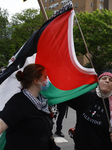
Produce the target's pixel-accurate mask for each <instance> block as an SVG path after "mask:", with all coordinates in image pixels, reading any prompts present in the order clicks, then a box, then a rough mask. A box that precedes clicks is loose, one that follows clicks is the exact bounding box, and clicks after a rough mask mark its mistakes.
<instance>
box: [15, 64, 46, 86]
mask: <svg viewBox="0 0 112 150" xmlns="http://www.w3.org/2000/svg"><path fill="white" fill-rule="evenodd" d="M44 70H45V67H44V66H42V65H39V64H30V65H28V66H26V67H25V68H24V70H23V72H22V71H18V72H17V73H16V78H17V80H18V81H20V82H21V85H22V86H23V88H29V87H30V86H31V84H32V82H33V80H34V79H35V78H37V79H40V77H41V76H42V74H43V71H44Z"/></svg>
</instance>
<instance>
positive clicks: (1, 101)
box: [0, 53, 36, 111]
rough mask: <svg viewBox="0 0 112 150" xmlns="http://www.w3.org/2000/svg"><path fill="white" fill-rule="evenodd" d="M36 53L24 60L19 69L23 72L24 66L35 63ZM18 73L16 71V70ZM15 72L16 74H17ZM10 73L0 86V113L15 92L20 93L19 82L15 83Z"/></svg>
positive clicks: (13, 75)
mask: <svg viewBox="0 0 112 150" xmlns="http://www.w3.org/2000/svg"><path fill="white" fill-rule="evenodd" d="M35 58H36V53H35V54H34V55H32V56H31V57H28V58H27V59H26V62H25V64H24V66H23V67H22V68H21V69H20V70H23V68H24V67H25V66H27V65H28V64H31V63H35ZM17 71H18V70H17ZM17 71H16V72H17ZM16 72H14V73H12V74H11V75H10V76H9V77H8V78H7V79H6V80H5V81H4V82H3V83H2V84H1V85H0V111H1V110H2V109H3V108H4V106H5V103H6V102H7V101H8V100H9V99H10V98H11V97H12V96H13V95H14V94H15V93H17V92H20V87H21V85H20V82H19V81H17V79H16V77H15V74H16Z"/></svg>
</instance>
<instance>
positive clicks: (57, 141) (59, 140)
mask: <svg viewBox="0 0 112 150" xmlns="http://www.w3.org/2000/svg"><path fill="white" fill-rule="evenodd" d="M54 141H55V142H56V143H64V142H68V141H67V140H66V139H64V138H62V137H54Z"/></svg>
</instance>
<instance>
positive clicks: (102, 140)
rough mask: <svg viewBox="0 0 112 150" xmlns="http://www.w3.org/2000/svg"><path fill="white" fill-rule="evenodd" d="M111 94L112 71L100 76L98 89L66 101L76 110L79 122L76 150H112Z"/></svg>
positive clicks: (77, 124) (75, 134)
mask: <svg viewBox="0 0 112 150" xmlns="http://www.w3.org/2000/svg"><path fill="white" fill-rule="evenodd" d="M111 95H112V73H110V72H105V73H102V74H101V75H100V76H99V85H98V86H97V88H96V90H93V91H90V92H88V93H86V94H83V95H81V96H79V97H77V98H74V99H72V100H69V101H67V102H65V103H66V104H67V105H68V106H70V107H71V108H73V109H74V110H76V115H77V122H76V126H75V133H74V136H73V139H74V143H75V150H112V133H111V129H110V126H109V120H112V97H111ZM102 96H103V99H102ZM103 100H104V103H103ZM104 106H106V110H107V114H108V115H107V114H106V111H105V108H104ZM107 116H109V120H108V117H107ZM110 122H111V121H110ZM111 127H112V122H111Z"/></svg>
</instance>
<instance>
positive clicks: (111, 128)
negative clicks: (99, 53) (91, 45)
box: [75, 14, 112, 133]
mask: <svg viewBox="0 0 112 150" xmlns="http://www.w3.org/2000/svg"><path fill="white" fill-rule="evenodd" d="M75 18H76V22H77V24H78V27H79V30H80V33H81V36H82V39H83V42H84V44H85V47H86V51H87V53H88V55H89V60H90V62H91V65H92V67H93V68H94V66H93V63H92V60H91V56H90V53H89V50H88V47H87V44H86V41H85V38H84V35H83V33H82V30H81V27H80V25H79V22H78V19H77V16H76V14H75ZM94 70H95V68H94ZM98 82H99V81H98ZM99 90H100V93H101V97H102V101H103V105H104V109H105V112H106V115H107V120H108V123H109V126H110V130H111V133H112V127H111V123H110V120H109V114H108V111H107V108H106V104H105V101H104V98H103V94H102V91H101V89H100V87H99Z"/></svg>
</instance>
